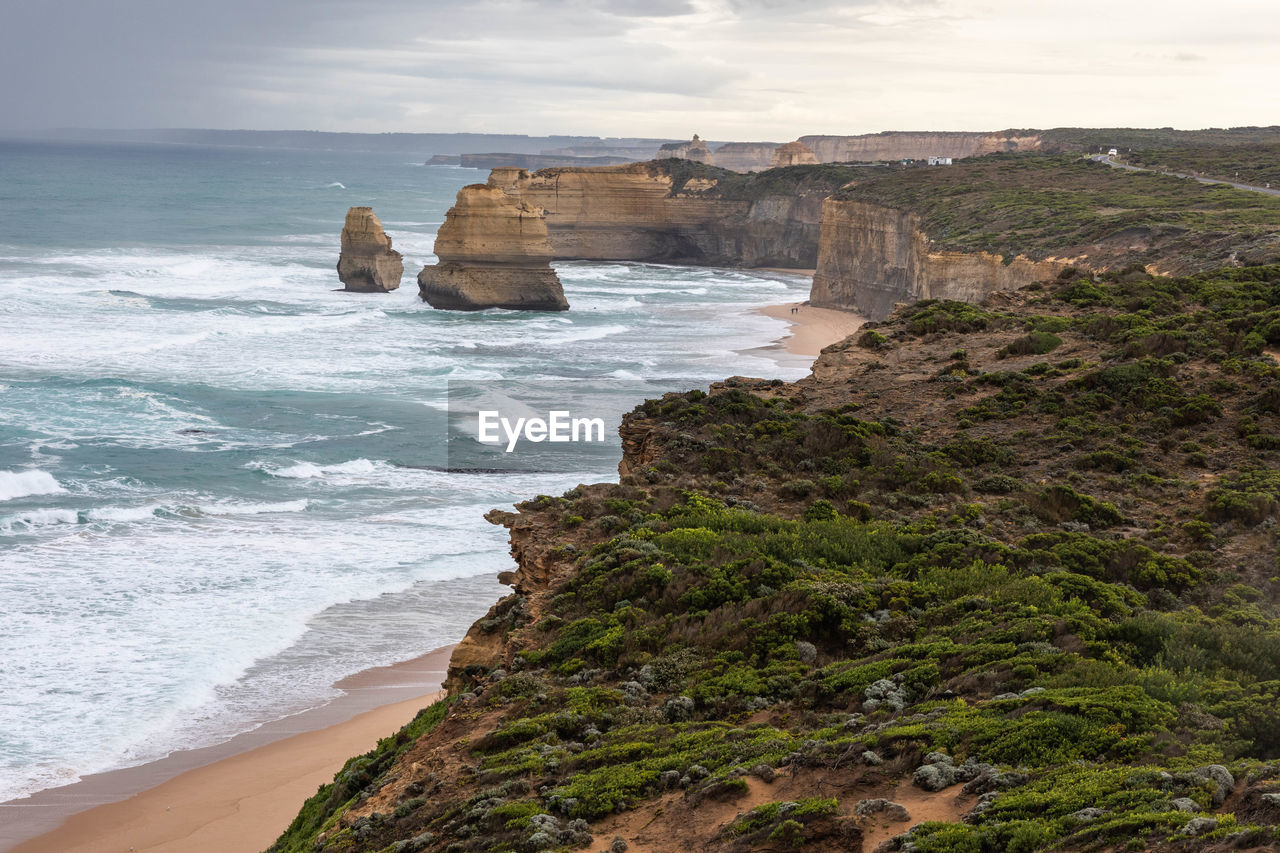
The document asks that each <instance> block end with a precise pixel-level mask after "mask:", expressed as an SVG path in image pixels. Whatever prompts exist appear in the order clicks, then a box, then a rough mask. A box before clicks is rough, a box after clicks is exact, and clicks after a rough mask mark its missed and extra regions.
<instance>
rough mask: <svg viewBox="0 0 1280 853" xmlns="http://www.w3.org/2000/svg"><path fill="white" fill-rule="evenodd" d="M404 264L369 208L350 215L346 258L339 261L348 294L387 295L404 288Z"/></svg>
mask: <svg viewBox="0 0 1280 853" xmlns="http://www.w3.org/2000/svg"><path fill="white" fill-rule="evenodd" d="M403 274H404V261H403V259H402V257H401V255H400V253H399V252H397V251H395V250H394V249H392V248H391V238H390V237H388V236H387V235H386V232H384V231H383V230H382V223H381V222H380V221H378V217H377V216H375V215H374V213H373V209H372V208H369V207H353V208H351V209H350V210H348V211H347V221H346V224H345V225H344V226H343V228H342V254H341V255H340V256H339V257H338V279H339V280H340V281H341V282H342V284H343V285H344V287H345V289H346V290H350V291H355V292H360V293H386V292H387V291H389V290H395V289H396V288H397V287H399V286H400V277H401V276H402V275H403Z"/></svg>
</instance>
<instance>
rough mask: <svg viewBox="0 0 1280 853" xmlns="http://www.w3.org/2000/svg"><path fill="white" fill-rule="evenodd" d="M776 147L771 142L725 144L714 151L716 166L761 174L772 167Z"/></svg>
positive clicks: (734, 170)
mask: <svg viewBox="0 0 1280 853" xmlns="http://www.w3.org/2000/svg"><path fill="white" fill-rule="evenodd" d="M778 147H779V146H777V145H775V144H774V143H772V142H727V143H725V144H724V145H721V146H720V147H719V148H717V149H716V151H715V158H716V165H717V166H719V167H720V168H721V169H729V170H730V171H733V172H763V171H764V170H765V169H768V168H771V167H772V166H773V162H774V152H776V151H777V150H778ZM814 162H815V163H816V162H817V161H816V160H815V161H814Z"/></svg>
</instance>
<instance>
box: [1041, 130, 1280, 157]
mask: <svg viewBox="0 0 1280 853" xmlns="http://www.w3.org/2000/svg"><path fill="white" fill-rule="evenodd" d="M1028 132H1030V131H1028ZM1040 138H1041V140H1042V144H1043V145H1044V147H1045V148H1046V149H1048V150H1067V151H1084V152H1086V153H1091V154H1096V153H1098V151H1099V150H1102V151H1106V150H1107V149H1110V148H1121V149H1125V148H1132V149H1135V150H1137V149H1151V148H1233V147H1237V146H1248V145H1268V144H1272V145H1274V144H1280V126H1276V125H1272V126H1270V127H1228V128H1207V129H1204V130H1174V129H1173V128H1171V127H1151V128H1145V127H1055V128H1053V129H1052V130H1046V131H1042V132H1041V134H1040Z"/></svg>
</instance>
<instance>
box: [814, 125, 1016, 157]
mask: <svg viewBox="0 0 1280 853" xmlns="http://www.w3.org/2000/svg"><path fill="white" fill-rule="evenodd" d="M799 141H800V142H801V143H802V144H803V145H804V146H805V147H807V148H808V149H809V150H811V151H812V152H813V153H814V154H815V155H816V156H817V158H818V161H819V162H821V163H851V162H868V163H871V162H880V161H888V160H903V159H909V160H924V159H927V158H929V157H952V158H957V159H958V158H961V157H980V156H982V155H983V154H996V153H1001V152H1028V151H1037V150H1039V149H1040V147H1041V134H1040V133H1039V132H1036V131H1015V130H1006V131H999V132H995V133H964V132H957V131H938V132H924V133H915V132H910V131H884V132H883V133H867V134H862V135H859V136H802V137H800V139H799Z"/></svg>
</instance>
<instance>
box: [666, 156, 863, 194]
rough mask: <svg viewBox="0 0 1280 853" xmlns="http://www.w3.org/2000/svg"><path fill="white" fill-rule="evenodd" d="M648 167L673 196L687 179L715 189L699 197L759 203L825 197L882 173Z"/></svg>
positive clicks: (672, 164)
mask: <svg viewBox="0 0 1280 853" xmlns="http://www.w3.org/2000/svg"><path fill="white" fill-rule="evenodd" d="M649 167H650V168H651V169H653V170H655V171H656V172H659V173H661V174H664V175H669V176H670V177H671V193H672V194H673V195H675V194H678V193H681V192H687V190H686V189H685V185H686V184H688V182H689V181H691V180H711V181H715V182H716V184H715V186H714V187H712V188H710V189H708V190H705V191H702V192H700V193H699V195H702V196H705V197H707V198H721V199H725V200H728V201H759V200H761V199H764V198H769V197H771V196H783V197H786V198H794V197H796V196H799V195H804V194H809V193H820V194H822V195H824V196H826V195H830V194H831V193H833V192H835V191H836V190H838V189H839V188H840V187H842V186H844V185H845V184H847V183H849V182H850V181H853V180H856V179H860V178H864V177H866V176H867V175H868V174H880V173H883V172H884V171H885V170H884V169H881V168H871V169H868V168H865V167H858V166H845V165H840V164H836V163H822V164H819V165H812V166H784V167H781V168H777V169H767V170H765V171H763V172H748V173H746V174H743V173H741V172H731V171H729V170H728V169H721V168H719V167H718V166H708V165H707V164H705V163H698V162H696V161H693V160H676V159H668V160H656V161H654V162H652V163H650V164H649Z"/></svg>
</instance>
